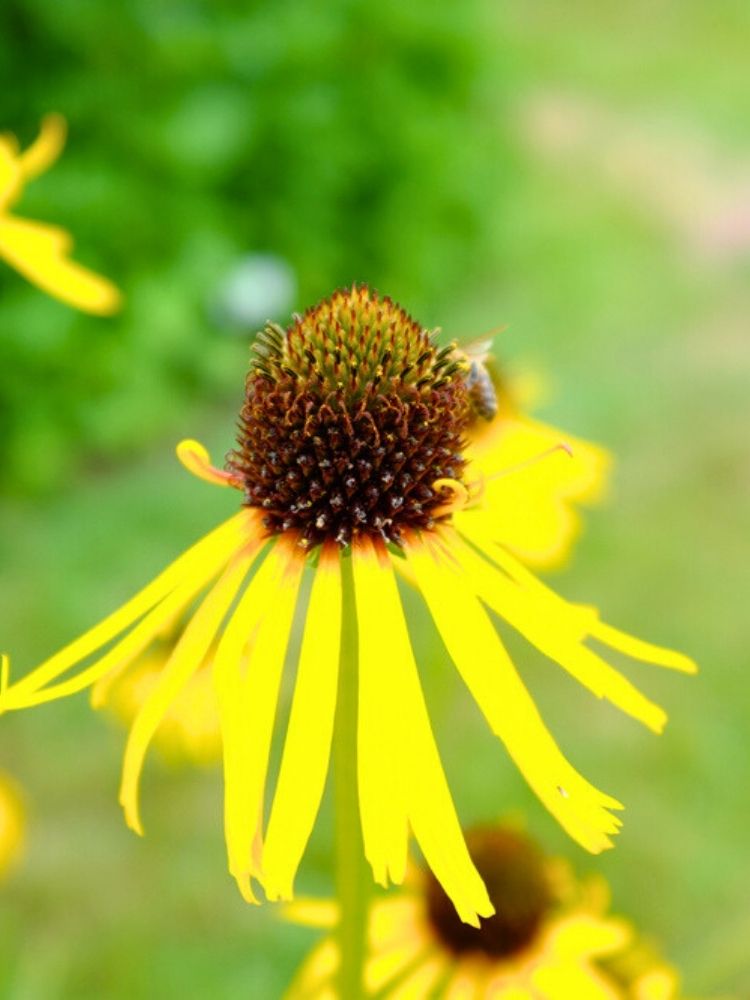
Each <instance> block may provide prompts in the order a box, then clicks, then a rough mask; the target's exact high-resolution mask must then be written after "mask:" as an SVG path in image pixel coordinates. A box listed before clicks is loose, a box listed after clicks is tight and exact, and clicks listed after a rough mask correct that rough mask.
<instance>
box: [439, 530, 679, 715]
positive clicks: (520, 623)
mask: <svg viewBox="0 0 750 1000" xmlns="http://www.w3.org/2000/svg"><path fill="white" fill-rule="evenodd" d="M444 535H445V537H446V538H448V539H449V545H450V551H451V553H452V554H453V555H455V556H456V557H457V558H458V559H459V560H460V564H461V568H462V572H463V573H465V575H466V578H467V579H468V580H470V581H471V585H472V587H473V588H474V589H475V592H476V593H477V594H478V596H479V597H481V599H482V600H483V601H484V602H485V603H486V604H487V605H489V607H491V608H492V610H493V611H496V612H497V613H498V614H499V615H501V616H502V617H503V618H504V619H505V620H506V621H507V622H508V623H509V624H511V625H512V626H513V628H515V629H517V630H518V631H519V632H520V633H521V635H523V636H524V637H525V638H526V639H528V640H529V642H531V643H532V644H533V645H534V646H536V648H537V649H538V650H540V652H542V653H544V654H545V656H548V657H549V658H550V659H551V660H554V661H555V662H556V663H559V664H560V666H561V667H563V668H564V669H565V670H567V671H568V673H569V674H571V675H572V676H573V677H575V678H576V680H578V681H579V682H580V683H581V684H583V686H584V687H586V688H588V689H589V690H590V691H591V692H592V693H593V694H595V695H596V696H597V697H599V698H606V699H607V700H608V701H610V702H612V704H613V705H616V706H617V707H618V708H619V709H621V710H622V711H623V712H626V713H627V714H628V715H631V716H633V718H635V719H638V720H639V721H640V722H642V723H643V724H644V725H646V726H648V727H649V729H652V730H654V731H655V732H661V730H662V729H663V727H664V724H665V722H666V719H667V716H666V713H665V712H664V710H663V709H661V708H660V707H659V706H658V705H656V704H654V702H652V701H650V700H649V699H648V698H646V696H645V695H643V694H641V692H640V691H639V690H638V689H637V688H636V687H635V685H634V684H632V683H631V682H630V681H629V680H628V679H627V678H626V677H624V676H623V675H622V674H621V673H619V671H617V670H615V668H614V667H613V666H611V665H610V664H609V663H607V662H606V661H604V660H603V659H602V658H601V657H599V656H597V654H596V653H594V652H593V651H592V650H590V649H587V648H586V647H585V646H583V645H581V644H580V642H579V641H577V640H576V638H575V633H576V632H577V631H578V627H579V626H578V625H577V624H576V625H574V626H573V628H572V630H571V627H570V624H569V622H568V620H567V615H568V613H569V610H570V607H569V606H566V605H565V603H564V602H562V603H560V602H557V601H551V600H547V599H545V598H544V597H543V596H542V595H541V594H535V593H534V592H532V591H531V590H530V589H526V588H522V587H520V586H518V585H517V584H515V583H513V582H512V581H511V580H509V579H508V577H507V576H506V575H505V574H503V573H501V572H499V571H498V570H497V569H496V568H494V567H493V566H492V565H491V564H490V563H489V562H487V560H485V559H482V558H481V556H479V555H477V553H475V552H474V550H473V549H471V548H469V546H468V545H466V544H465V543H464V542H462V541H461V540H460V537H459V536H458V534H457V533H453V532H452V533H450V534H449V532H448V531H446V532H445V533H444ZM584 610H585V609H584ZM572 611H573V612H575V608H573V609H572Z"/></svg>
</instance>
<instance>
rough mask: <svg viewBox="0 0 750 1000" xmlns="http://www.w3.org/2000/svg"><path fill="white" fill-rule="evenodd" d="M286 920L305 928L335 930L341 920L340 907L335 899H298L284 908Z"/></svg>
mask: <svg viewBox="0 0 750 1000" xmlns="http://www.w3.org/2000/svg"><path fill="white" fill-rule="evenodd" d="M282 913H283V915H284V919H285V920H288V921H289V922H290V923H292V924H300V925H301V926H303V927H319V928H324V929H325V930H329V931H331V930H333V929H334V928H335V927H336V924H337V923H338V919H339V905H338V903H337V902H336V901H335V900H333V899H311V898H309V897H306V898H301V899H300V898H298V899H294V900H292V901H291V902H290V903H286V904H285V905H284V907H283V908H282Z"/></svg>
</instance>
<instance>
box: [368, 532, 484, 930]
mask: <svg viewBox="0 0 750 1000" xmlns="http://www.w3.org/2000/svg"><path fill="white" fill-rule="evenodd" d="M353 556H354V581H355V592H356V600H357V618H358V621H359V657H360V702H359V705H360V731H361V730H362V726H363V723H366V724H369V725H370V726H371V727H372V728H373V729H374V730H375V732H372V731H370V732H368V731H367V729H365V733H364V736H365V739H361V740H360V746H359V749H360V760H359V764H360V797H361V798H360V802H361V813H362V825H363V833H365V831H366V835H365V847H366V850H367V847H368V845H370V846H372V845H375V846H376V847H379V848H380V850H381V854H380V858H381V859H382V863H383V864H384V865H385V870H386V872H390V874H391V877H392V878H393V879H394V881H399V882H400V881H402V880H403V876H404V867H403V865H404V860H405V859H404V856H403V854H401V853H399V852H401V851H404V850H405V840H406V838H405V836H403V835H402V836H401V841H400V842H399V841H398V839H397V838H398V836H399V834H400V833H401V831H400V829H399V823H400V821H401V816H402V815H403V811H404V810H405V811H406V815H407V818H408V819H409V821H410V822H411V826H412V829H413V830H414V835H415V837H416V839H417V841H418V843H419V845H420V847H421V849H422V852H423V854H424V856H425V860H426V861H427V863H428V864H429V866H430V868H431V869H432V871H433V872H434V873H435V877H436V878H437V879H438V881H439V882H440V883H441V885H442V886H443V888H444V889H445V891H446V893H447V894H448V896H449V897H450V898H451V900H452V901H453V904H454V905H455V907H456V910H457V912H458V914H459V916H460V917H461V919H462V920H465V921H466V922H467V923H473V924H475V925H478V916H489V915H490V914H492V913H493V912H494V909H493V907H492V904H491V903H490V900H489V897H488V896H487V892H486V889H485V887H484V883H483V882H482V880H481V878H480V877H479V874H478V873H477V870H476V868H475V867H474V864H473V862H472V860H471V858H470V856H469V852H468V850H467V848H466V843H465V841H464V838H463V834H462V832H461V827H460V825H459V822H458V817H457V816H456V811H455V807H454V805H453V800H452V799H451V794H450V791H449V789H448V784H447V782H446V780H445V774H444V773H443V767H442V764H441V762H440V756H439V754H438V750H437V747H436V746H435V741H434V738H433V735H432V729H431V727H430V720H429V717H428V715H427V708H426V705H425V702H424V696H423V694H422V687H421V684H420V682H419V675H418V673H417V668H416V664H415V662H414V654H413V653H412V648H411V642H410V640H409V633H408V630H407V628H406V620H405V618H404V612H403V608H402V606H401V598H400V596H399V593H398V588H397V586H396V578H395V575H394V571H393V567H392V565H391V561H390V559H389V558H388V557H387V555H386V554H385V551H383V553H382V558H381V559H379V558H378V555H377V554H376V552H375V549H374V546H373V544H372V542H370V541H369V540H363V541H362V542H361V543H360V544H358V545H357V546H356V547H355V549H354V553H353ZM384 640H385V645H384ZM373 675H375V676H373ZM370 694H373V695H374V700H375V702H376V704H377V705H378V709H379V712H378V714H377V715H374V716H368V711H369V706H368V705H367V704H366V701H367V699H368V695H370ZM378 726H379V727H380V728H379V732H378ZM378 737H379V739H378ZM363 749H364V751H365V754H366V755H367V756H366V757H365V756H364V754H363ZM363 757H364V760H363ZM363 763H364V764H366V767H364V768H363ZM368 781H370V782H375V783H376V786H375V787H376V790H377V793H378V794H377V796H373V795H372V794H371V791H370V789H369V788H368V785H367V782H368ZM383 784H385V787H383ZM396 791H397V792H398V794H399V800H396V801H395V804H394V799H393V796H394V792H396ZM378 807H379V808H380V810H382V811H381V812H380V813H378ZM384 813H385V815H386V816H388V821H387V823H386V824H383V815H384ZM378 824H380V826H381V827H382V826H383V825H384V826H385V827H386V829H387V830H389V832H390V835H391V836H392V837H393V840H392V842H391V843H388V841H387V840H385V841H384V840H379V839H378V834H379V829H378ZM373 826H375V830H373V829H372V827H373ZM376 857H377V855H376ZM368 858H370V855H369V854H368ZM396 875H398V876H399V878H398V879H396V877H395V876H396Z"/></svg>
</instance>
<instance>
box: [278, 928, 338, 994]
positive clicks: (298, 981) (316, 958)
mask: <svg viewBox="0 0 750 1000" xmlns="http://www.w3.org/2000/svg"><path fill="white" fill-rule="evenodd" d="M338 967H339V951H338V946H337V943H336V941H335V940H333V939H326V940H325V941H321V942H320V944H318V945H316V946H315V948H314V949H313V950H312V951H311V952H310V954H309V955H308V956H307V958H306V959H305V961H304V963H303V964H302V967H301V968H300V969H299V971H298V972H297V975H296V976H295V977H294V982H293V983H292V985H291V986H290V987H289V989H288V990H287V992H286V993H285V994H284V1000H341V998H337V996H336V991H335V989H334V988H333V985H332V981H333V978H334V976H335V975H336V971H337V969H338Z"/></svg>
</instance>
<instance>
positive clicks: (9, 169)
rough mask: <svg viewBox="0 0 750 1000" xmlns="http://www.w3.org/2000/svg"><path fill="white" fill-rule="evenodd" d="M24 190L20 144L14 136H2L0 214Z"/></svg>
mask: <svg viewBox="0 0 750 1000" xmlns="http://www.w3.org/2000/svg"><path fill="white" fill-rule="evenodd" d="M22 190H23V174H22V173H21V167H20V165H19V163H18V143H17V142H16V140H15V137H14V136H12V135H7V134H5V135H0V212H3V211H4V210H5V209H6V208H7V207H8V205H11V204H12V203H13V201H14V200H15V199H16V198H17V197H18V195H19V194H20V192H21V191H22Z"/></svg>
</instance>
